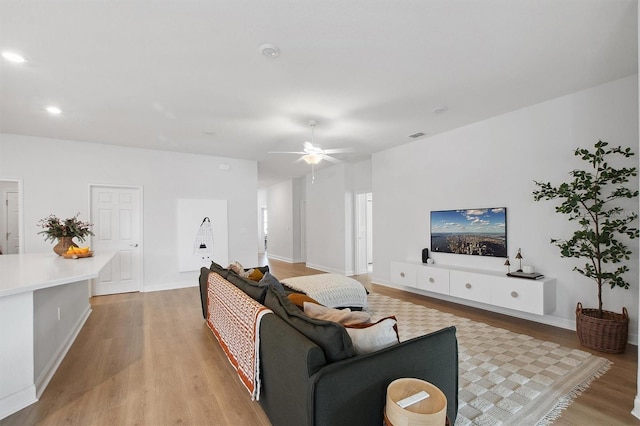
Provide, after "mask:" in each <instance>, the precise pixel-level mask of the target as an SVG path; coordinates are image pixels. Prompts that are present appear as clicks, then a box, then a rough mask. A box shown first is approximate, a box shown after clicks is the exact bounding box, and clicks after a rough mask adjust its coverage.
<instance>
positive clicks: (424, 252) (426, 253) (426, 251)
mask: <svg viewBox="0 0 640 426" xmlns="http://www.w3.org/2000/svg"><path fill="white" fill-rule="evenodd" d="M422 263H429V249H428V248H423V249H422Z"/></svg>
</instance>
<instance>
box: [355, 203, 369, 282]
mask: <svg viewBox="0 0 640 426" xmlns="http://www.w3.org/2000/svg"><path fill="white" fill-rule="evenodd" d="M366 273H367V194H356V274H358V275H360V274H366Z"/></svg>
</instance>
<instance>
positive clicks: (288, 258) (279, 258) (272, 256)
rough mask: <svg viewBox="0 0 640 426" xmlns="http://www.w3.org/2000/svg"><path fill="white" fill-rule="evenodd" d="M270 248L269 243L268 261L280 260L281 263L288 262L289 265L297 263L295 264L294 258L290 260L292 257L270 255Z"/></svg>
mask: <svg viewBox="0 0 640 426" xmlns="http://www.w3.org/2000/svg"><path fill="white" fill-rule="evenodd" d="M268 247H269V246H268V243H267V259H274V260H280V261H282V262H287V263H296V262H294V261H293V259H292V258H290V257H284V256H278V255H275V254H270V253H269V248H268Z"/></svg>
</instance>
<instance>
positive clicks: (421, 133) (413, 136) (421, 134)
mask: <svg viewBox="0 0 640 426" xmlns="http://www.w3.org/2000/svg"><path fill="white" fill-rule="evenodd" d="M424 135H426V133H424V132H418V133H414V134H412V135H409V137H410V138H413V139H416V138H419V137H420V136H424Z"/></svg>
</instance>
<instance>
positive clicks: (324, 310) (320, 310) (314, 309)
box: [303, 302, 371, 340]
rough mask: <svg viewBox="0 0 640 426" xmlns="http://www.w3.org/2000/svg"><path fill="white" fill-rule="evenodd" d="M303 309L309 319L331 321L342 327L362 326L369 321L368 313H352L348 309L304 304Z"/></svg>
mask: <svg viewBox="0 0 640 426" xmlns="http://www.w3.org/2000/svg"><path fill="white" fill-rule="evenodd" d="M303 309H304V313H305V314H306V315H307V316H310V317H311V318H316V319H323V320H327V321H333V322H337V323H339V324H342V325H353V324H362V323H367V322H369V321H370V320H371V315H369V313H367V312H364V311H356V312H352V311H351V309H349V308H346V309H335V308H328V307H326V306H322V305H317V304H314V303H309V302H304V304H303ZM347 332H349V330H347ZM352 340H353V339H352Z"/></svg>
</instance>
